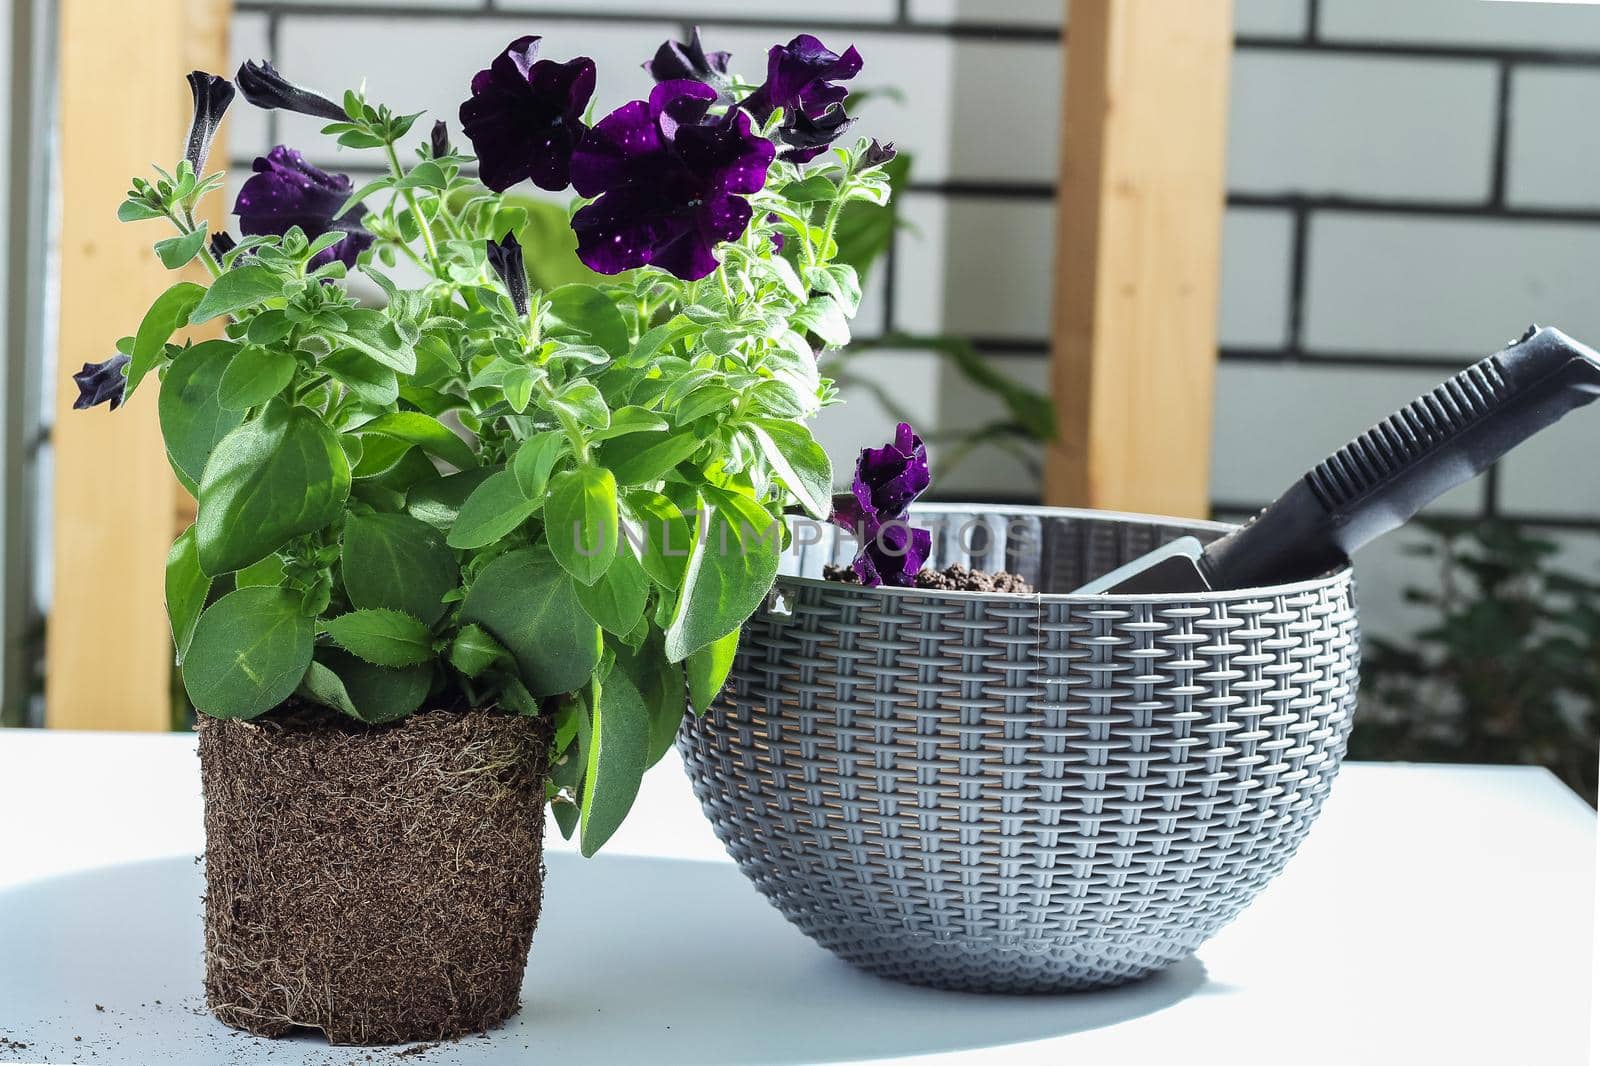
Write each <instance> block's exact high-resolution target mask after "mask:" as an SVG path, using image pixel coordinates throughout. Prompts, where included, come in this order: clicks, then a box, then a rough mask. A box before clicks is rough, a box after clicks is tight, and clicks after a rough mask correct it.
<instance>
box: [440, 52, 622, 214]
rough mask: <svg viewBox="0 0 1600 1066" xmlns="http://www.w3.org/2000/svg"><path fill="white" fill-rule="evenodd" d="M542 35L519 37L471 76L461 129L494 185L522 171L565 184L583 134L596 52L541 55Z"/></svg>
mask: <svg viewBox="0 0 1600 1066" xmlns="http://www.w3.org/2000/svg"><path fill="white" fill-rule="evenodd" d="M539 41H540V38H538V37H533V36H528V37H518V38H517V39H516V40H515V41H512V42H511V43H510V44H509V45H507V46H506V49H505V51H504V52H501V53H500V54H499V55H498V56H496V57H495V60H494V62H493V63H491V64H489V69H487V70H480V71H478V73H477V74H475V75H473V78H472V98H471V99H470V100H467V101H466V102H465V103H463V104H462V105H461V131H462V132H463V133H465V134H466V135H467V139H468V140H470V141H471V142H472V147H473V150H474V151H475V152H477V155H478V170H479V177H480V178H481V179H482V180H483V183H484V184H485V185H487V186H489V188H491V189H493V190H494V191H495V192H505V191H506V190H507V189H509V188H511V186H513V185H515V184H516V183H517V182H519V181H521V180H523V179H524V178H529V179H531V180H532V181H533V183H534V184H535V185H537V186H539V188H541V189H548V190H549V191H550V192H560V191H561V190H562V189H565V188H566V187H567V185H568V184H569V180H568V168H569V166H570V163H571V159H572V152H573V149H574V148H576V147H577V145H578V142H579V141H580V140H581V139H582V138H583V135H584V133H585V132H586V128H585V126H584V124H583V109H584V108H585V107H587V106H588V103H589V97H591V96H593V95H594V60H592V59H589V58H587V57H585V56H580V57H578V58H577V59H573V60H571V61H569V62H566V63H557V62H555V61H554V60H550V59H540V58H539Z"/></svg>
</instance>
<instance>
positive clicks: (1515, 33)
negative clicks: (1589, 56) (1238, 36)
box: [1320, 0, 1600, 51]
mask: <svg viewBox="0 0 1600 1066" xmlns="http://www.w3.org/2000/svg"><path fill="white" fill-rule="evenodd" d="M1320 29H1321V31H1322V36H1323V38H1325V39H1326V40H1330V41H1347V42H1372V43H1407V44H1419V45H1433V46H1449V45H1474V46H1479V47H1484V48H1549V49H1557V50H1561V49H1588V50H1590V51H1597V50H1600V7H1595V6H1594V5H1592V4H1590V5H1586V4H1536V3H1520V4H1512V3H1495V2H1493V0H1322V20H1321V25H1320Z"/></svg>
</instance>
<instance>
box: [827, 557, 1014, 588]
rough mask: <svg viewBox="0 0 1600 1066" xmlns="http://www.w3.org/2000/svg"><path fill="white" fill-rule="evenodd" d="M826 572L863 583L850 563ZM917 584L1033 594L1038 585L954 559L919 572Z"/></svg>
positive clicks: (838, 578)
mask: <svg viewBox="0 0 1600 1066" xmlns="http://www.w3.org/2000/svg"><path fill="white" fill-rule="evenodd" d="M822 576H823V578H824V579H826V580H828V581H841V582H844V583H845V584H849V585H855V584H859V583H860V579H859V578H857V577H856V572H855V571H854V570H852V569H850V568H849V567H848V566H825V567H823V568H822ZM917 588H919V589H932V590H934V591H937V592H1003V593H1013V594H1016V595H1019V596H1031V595H1033V594H1034V593H1035V592H1036V591H1038V590H1037V589H1035V588H1034V587H1033V585H1032V583H1030V582H1029V581H1028V579H1027V578H1025V577H1023V576H1022V575H1021V574H1013V573H1011V572H1010V571H1009V570H997V571H994V572H993V573H991V572H989V571H988V570H969V569H968V568H967V567H965V566H962V565H961V564H960V563H951V564H950V565H949V566H947V567H945V568H944V569H943V570H921V571H918V573H917Z"/></svg>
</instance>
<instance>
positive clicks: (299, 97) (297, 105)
mask: <svg viewBox="0 0 1600 1066" xmlns="http://www.w3.org/2000/svg"><path fill="white" fill-rule="evenodd" d="M233 80H234V81H235V82H237V83H238V85H239V91H240V92H241V93H244V98H245V99H246V100H248V101H250V102H251V103H252V104H254V105H256V106H257V107H260V108H265V109H266V110H268V111H272V110H274V109H276V108H282V109H283V110H285V111H293V112H295V113H297V114H301V115H310V116H311V117H312V118H322V119H327V120H328V121H329V122H348V121H350V116H349V115H346V114H345V113H344V108H342V107H340V106H339V105H338V104H336V103H334V102H333V101H332V100H329V99H328V98H327V97H326V96H323V95H322V94H321V93H319V92H317V91H316V90H314V89H302V88H301V87H300V86H298V85H295V84H294V83H293V82H291V81H289V80H288V79H287V78H285V77H284V76H283V75H282V74H279V73H278V69H277V68H276V67H274V66H273V65H272V64H271V63H269V62H266V61H265V60H263V61H262V62H260V63H256V62H254V61H252V60H248V59H247V60H245V62H244V64H243V65H242V66H240V67H239V72H238V73H237V74H235V75H234V76H233Z"/></svg>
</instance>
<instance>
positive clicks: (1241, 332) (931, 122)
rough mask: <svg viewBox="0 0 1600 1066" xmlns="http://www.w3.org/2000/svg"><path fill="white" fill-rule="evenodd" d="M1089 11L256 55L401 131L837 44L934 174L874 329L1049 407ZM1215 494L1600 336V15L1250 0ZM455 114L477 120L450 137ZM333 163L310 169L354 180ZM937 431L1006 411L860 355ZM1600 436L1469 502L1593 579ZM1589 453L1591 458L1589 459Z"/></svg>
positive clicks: (846, 443) (351, 12) (919, 371)
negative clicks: (354, 96) (580, 81)
mask: <svg viewBox="0 0 1600 1066" xmlns="http://www.w3.org/2000/svg"><path fill="white" fill-rule="evenodd" d="M1064 7H1065V5H1064V4H1063V3H1061V0H1005V2H1001V0H339V2H324V0H240V3H239V13H238V15H237V17H236V23H235V31H236V32H235V41H234V48H235V51H236V53H237V54H238V55H239V56H240V57H241V58H242V57H246V56H268V57H271V58H273V59H274V60H275V61H276V62H277V63H278V65H279V66H280V67H281V68H282V69H283V70H285V71H286V72H287V73H289V74H290V75H291V76H292V77H295V78H297V79H300V80H303V81H305V82H307V83H309V84H312V85H317V86H321V87H325V88H328V89H334V88H338V87H341V86H342V85H343V83H344V81H345V80H346V79H347V78H349V77H351V76H354V75H359V74H360V73H363V72H364V73H365V74H366V76H367V78H368V83H369V86H370V87H371V89H372V90H373V92H374V94H375V95H376V96H379V97H381V98H382V99H384V100H386V101H388V102H390V103H393V104H395V105H396V106H399V107H401V108H407V109H412V108H421V107H427V106H438V105H443V106H445V107H446V108H447V109H453V104H454V102H455V101H456V100H457V99H458V98H459V97H460V96H461V94H462V92H463V87H464V86H465V85H466V82H467V79H468V77H469V76H470V74H471V72H472V71H473V70H475V69H477V68H478V67H480V66H481V65H482V64H483V62H484V60H485V59H486V58H487V57H489V56H490V55H491V54H492V53H493V52H494V51H495V49H496V48H497V47H498V46H500V45H503V44H504V43H505V42H506V41H507V40H510V39H511V38H512V37H514V36H516V35H518V34H521V33H527V32H536V33H542V34H544V35H545V36H546V37H547V38H549V40H550V47H551V50H552V53H553V54H556V55H567V54H572V53H574V52H577V51H582V52H583V53H584V54H588V55H592V56H593V57H594V58H595V60H596V61H597V62H598V63H599V65H600V70H601V78H600V91H599V94H598V99H599V105H600V107H601V108H602V109H605V108H609V107H610V106H613V105H614V104H616V103H620V102H621V101H622V100H624V99H626V98H628V97H629V96H631V95H634V94H636V93H638V92H640V91H641V90H642V88H643V86H644V84H645V82H644V80H643V75H642V74H639V75H637V76H634V75H633V74H632V68H633V67H634V66H635V65H636V64H637V63H639V62H640V61H641V60H642V59H644V58H645V57H647V56H648V55H649V54H650V53H651V51H652V50H653V49H654V47H655V45H656V44H657V43H659V42H660V41H661V40H662V39H663V38H664V37H666V36H669V35H672V34H681V32H682V31H683V29H684V27H686V26H687V25H690V24H699V25H701V26H702V27H703V28H704V31H705V33H706V36H707V37H708V38H709V39H710V40H711V41H712V42H713V43H714V44H715V46H717V47H722V48H727V49H729V50H731V51H733V52H734V53H735V62H736V63H737V64H739V65H740V66H741V69H743V70H744V71H746V72H747V73H749V74H751V75H753V76H758V75H759V70H760V63H761V55H762V53H763V51H764V49H765V47H766V46H767V45H768V44H770V43H772V42H773V41H775V40H780V39H787V38H788V37H789V36H791V35H792V34H793V33H795V32H799V31H801V30H811V31H814V32H818V33H819V34H820V35H821V36H822V37H823V39H824V40H825V41H828V42H829V43H830V44H833V45H835V46H836V47H841V46H842V45H843V44H845V43H855V44H856V45H857V46H858V47H859V48H860V49H861V51H862V53H863V54H864V55H865V57H866V59H867V66H866V70H865V72H864V73H863V75H862V76H861V77H860V79H859V80H858V82H857V84H858V85H862V86H893V87H895V88H897V89H899V90H900V91H901V93H902V94H903V96H904V99H903V100H900V101H897V100H895V99H892V98H890V97H887V96H880V97H877V98H875V99H874V100H872V101H871V102H869V103H868V104H867V105H866V106H865V107H864V108H863V109H862V111H861V118H862V124H861V127H860V128H861V129H863V130H865V131H866V132H868V133H872V134H875V135H878V136H880V137H883V138H885V139H893V140H895V141H897V142H898V143H899V144H900V145H901V146H902V148H904V149H905V150H907V151H909V152H911V153H912V154H913V155H914V156H915V160H916V165H915V169H914V173H913V178H914V187H913V190H912V191H911V193H910V194H909V195H907V196H906V197H905V199H904V212H905V216H906V218H907V219H908V221H909V222H910V223H911V224H912V225H911V227H910V228H908V229H907V231H906V232H904V233H903V234H902V235H901V236H900V238H899V240H898V243H897V245H896V248H895V250H894V253H893V255H892V256H891V257H890V261H889V262H888V263H887V264H886V267H887V268H886V269H884V270H880V271H879V272H878V275H877V276H876V277H874V278H872V279H871V282H870V284H869V286H868V295H867V298H866V301H865V303H864V305H863V311H862V316H861V319H860V321H859V322H858V332H859V333H860V334H862V335H873V334H878V333H882V332H885V331H888V330H904V331H911V332H954V333H961V334H965V335H967V336H970V337H972V338H974V339H975V340H976V341H977V342H978V344H979V346H980V348H981V349H982V350H983V351H985V352H986V353H988V354H989V355H990V356H991V358H993V359H994V360H995V361H996V363H997V365H999V366H1000V367H1001V368H1002V369H1004V370H1005V371H1006V372H1007V373H1010V374H1013V375H1015V376H1016V377H1017V378H1018V379H1019V380H1022V381H1026V382H1029V383H1031V384H1034V385H1036V386H1041V387H1042V386H1043V385H1044V383H1045V377H1046V364H1045V358H1046V355H1045V353H1046V351H1047V347H1048V345H1047V335H1048V320H1049V264H1050V258H1051V247H1050V241H1051V236H1052V232H1053V225H1052V216H1053V210H1054V209H1053V193H1054V189H1053V182H1054V177H1055V161H1056V151H1057V143H1056V139H1055V135H1056V131H1057V130H1058V128H1059V114H1060V99H1059V86H1060V79H1061V53H1060V47H1059V44H1060V34H1061V32H1062V22H1063V18H1062V11H1063V9H1064ZM1235 11H1236V32H1237V51H1236V55H1235V63H1234V68H1233V74H1232V78H1233V83H1232V99H1233V104H1232V114H1231V118H1230V128H1229V161H1228V182H1229V189H1230V196H1229V207H1228V212H1227V216H1226V220H1225V226H1224V251H1223V263H1222V306H1221V330H1220V332H1221V337H1220V343H1221V358H1222V365H1221V370H1220V377H1219V388H1218V398H1217V412H1216V415H1217V417H1216V437H1215V449H1214V454H1215V458H1214V463H1213V477H1212V493H1213V499H1214V501H1215V506H1216V510H1217V513H1218V514H1219V515H1222V516H1225V517H1233V516H1238V515H1242V514H1246V513H1248V512H1249V511H1250V510H1252V509H1253V508H1255V507H1257V506H1259V505H1260V504H1262V503H1264V502H1266V501H1267V500H1268V499H1270V498H1271V497H1272V496H1273V495H1275V494H1276V492H1277V491H1279V490H1280V489H1281V488H1283V487H1284V486H1285V485H1287V484H1288V483H1289V482H1290V481H1291V480H1292V479H1293V478H1294V477H1296V476H1298V475H1299V474H1300V473H1301V472H1302V471H1303V470H1304V469H1305V468H1306V467H1307V466H1309V465H1310V464H1312V463H1313V462H1315V461H1316V460H1317V459H1319V458H1320V457H1321V456H1322V455H1323V454H1324V453H1326V452H1327V451H1329V450H1331V449H1333V448H1334V447H1337V446H1338V445H1339V444H1341V443H1343V442H1344V441H1345V440H1346V439H1348V438H1349V437H1350V436H1352V435H1353V434H1354V433H1355V432H1356V431H1358V430H1360V429H1362V428H1364V427H1365V426H1366V425H1367V424H1369V423H1371V422H1373V421H1375V420H1376V419H1378V418H1380V417H1382V416H1383V415H1385V414H1387V413H1388V412H1389V411H1390V410H1392V409H1393V408H1395V407H1397V406H1399V405H1400V404H1401V403H1404V402H1405V401H1407V400H1409V399H1411V398H1412V397H1413V396H1414V395H1416V394H1417V393H1419V392H1421V391H1423V390H1424V389H1426V388H1428V387H1430V386H1431V385H1433V384H1434V383H1435V382H1436V381H1437V380H1438V379H1440V378H1442V377H1443V376H1445V375H1446V374H1447V373H1448V372H1451V371H1453V370H1454V369H1456V368H1459V367H1460V366H1462V365H1464V364H1465V363H1466V362H1469V361H1471V360H1472V359H1475V358H1477V357H1479V356H1480V355H1482V354H1484V353H1485V352H1487V351H1489V350H1491V349H1492V348H1494V347H1496V346H1497V345H1498V344H1499V343H1500V342H1502V341H1503V340H1505V339H1507V338H1510V337H1512V336H1514V335H1516V334H1517V333H1518V332H1520V331H1521V329H1522V327H1523V326H1525V325H1526V324H1527V323H1528V322H1529V321H1531V320H1535V319H1537V320H1539V321H1542V322H1551V323H1555V324H1559V325H1561V326H1563V327H1564V328H1566V329H1568V330H1569V331H1571V332H1573V333H1575V334H1577V335H1579V336H1587V337H1590V338H1591V339H1593V338H1595V337H1597V336H1600V299H1597V297H1600V278H1597V277H1596V272H1595V271H1594V270H1593V269H1592V268H1590V264H1591V263H1592V262H1593V261H1594V258H1595V257H1596V256H1597V255H1600V121H1597V120H1596V118H1595V116H1596V115H1597V114H1600V7H1581V6H1560V5H1537V4H1501V3H1489V2H1484V0H1406V2H1405V3H1400V4H1397V3H1394V2H1392V0H1235ZM445 117H451V118H453V115H448V114H447V115H446V116H445ZM235 121H236V126H235V128H234V130H233V134H232V151H233V154H234V156H235V157H236V161H239V162H246V163H247V162H248V160H249V158H250V157H251V156H252V155H254V154H256V153H257V152H259V151H261V150H263V149H264V148H265V147H266V146H268V145H270V144H271V143H274V142H275V141H278V140H282V141H287V142H289V143H291V144H296V145H299V146H309V145H311V144H313V143H314V142H315V141H316V138H314V137H313V133H314V124H313V123H311V122H310V121H308V120H302V119H300V118H298V117H296V116H281V117H277V118H276V119H274V118H269V117H267V116H250V117H248V118H246V117H243V116H241V117H240V118H238V119H236V120H235ZM325 145H326V142H322V144H319V145H318V147H319V149H320V151H319V152H318V153H316V154H314V155H313V158H316V159H318V160H319V161H322V162H326V163H330V164H339V165H341V166H344V167H346V168H347V169H348V167H349V164H350V163H351V162H352V161H353V159H352V157H351V156H350V155H349V154H348V153H344V154H340V153H338V152H331V153H330V151H329V150H328V148H327V147H325ZM852 365H854V366H856V367H857V372H858V373H859V374H861V375H862V376H863V377H865V378H867V379H869V380H872V381H875V382H878V383H880V384H883V385H886V386H890V387H892V388H893V389H894V390H895V391H896V394H897V395H898V397H899V399H900V401H901V403H902V404H903V406H904V407H905V408H906V409H907V410H909V411H910V412H911V413H912V414H913V416H915V417H916V418H917V419H918V420H919V422H920V423H921V424H923V425H925V426H929V427H935V426H937V427H944V428H950V427H960V426H975V425H980V424H982V423H984V422H985V421H988V420H990V419H991V418H994V417H996V416H998V414H999V412H998V410H997V409H996V408H995V406H994V404H993V403H992V402H991V401H990V400H988V399H987V398H986V397H984V396H982V395H979V394H975V393H974V392H973V391H972V390H971V389H970V388H967V387H964V385H963V383H962V382H960V381H959V380H957V379H954V378H952V377H951V376H949V375H943V376H940V375H939V374H938V362H937V360H936V359H935V358H933V357H932V356H930V355H928V354H927V353H923V352H915V351H896V352H884V353H878V354H874V355H872V356H868V357H858V358H857V359H856V362H855V363H854V364H852ZM887 421H888V416H887V415H886V414H885V413H884V412H883V411H882V410H881V409H880V408H878V407H877V405H876V404H875V403H874V401H872V399H871V398H870V397H869V396H868V395H867V394H865V393H864V392H863V393H861V394H858V395H855V396H853V397H852V401H851V403H850V405H849V406H848V407H847V408H844V409H840V410H837V411H831V412H828V413H826V414H825V415H824V418H823V422H822V424H821V427H820V431H821V433H822V435H823V436H824V438H825V440H826V442H827V443H828V445H829V447H830V450H832V451H833V453H834V454H835V455H841V456H842V455H848V454H850V453H851V452H852V450H853V449H855V448H858V447H861V446H863V445H864V444H867V443H874V442H876V441H877V440H881V439H882V436H883V428H884V424H885V423H886V422H887ZM1597 452H1600V420H1596V419H1594V418H1584V417H1582V416H1579V417H1577V418H1575V419H1573V420H1571V421H1570V422H1569V423H1567V424H1565V425H1563V426H1561V427H1558V428H1557V429H1555V430H1553V431H1551V432H1550V433H1549V434H1548V435H1547V436H1546V437H1543V438H1541V439H1540V440H1538V441H1536V442H1535V443H1533V444H1531V445H1529V446H1528V447H1526V448H1525V449H1524V450H1523V451H1521V452H1519V453H1518V454H1517V456H1516V457H1514V458H1512V459H1510V460H1508V461H1507V462H1505V463H1504V464H1502V468H1501V469H1500V470H1497V471H1496V472H1495V473H1494V474H1493V475H1492V476H1490V477H1488V478H1486V479H1483V480H1481V481H1479V482H1478V483H1476V484H1473V485H1470V486H1467V487H1464V488H1462V489H1460V490H1458V491H1456V492H1454V493H1452V494H1450V495H1449V496H1447V497H1446V498H1445V499H1444V500H1442V501H1441V502H1440V503H1439V505H1438V506H1437V510H1438V511H1439V512H1441V513H1450V514H1461V515H1480V514H1504V515H1508V516H1512V517H1517V518H1522V519H1528V520H1532V521H1534V522H1536V523H1538V524H1540V525H1541V527H1542V528H1545V529H1547V530H1548V531H1549V532H1551V533H1552V535H1554V536H1556V537H1557V538H1558V539H1560V540H1562V541H1563V543H1565V544H1566V545H1567V546H1568V549H1569V557H1570V560H1571V562H1572V564H1573V565H1574V566H1582V567H1584V568H1585V569H1588V570H1590V571H1593V570H1594V568H1595V566H1596V560H1597V558H1600V538H1597V537H1596V535H1595V534H1596V531H1597V530H1600V478H1597V477H1585V476H1579V477H1577V478H1576V479H1574V474H1575V473H1578V474H1580V475H1581V474H1582V473H1583V471H1584V470H1585V468H1586V467H1587V466H1588V465H1589V464H1588V463H1587V462H1585V461H1584V460H1585V459H1587V458H1588V457H1592V456H1594V455H1596V454H1597ZM1575 456H1576V457H1580V458H1579V459H1578V461H1576V462H1575V461H1574V457H1575ZM941 494H942V495H945V496H957V497H963V496H964V497H987V498H1008V499H1033V498H1036V497H1037V494H1038V479H1037V474H1036V472H1035V471H1034V470H1033V469H1031V468H1030V465H1029V463H1028V462H1027V461H1024V460H1023V459H1019V458H1018V457H1016V456H1014V455H1012V454H1010V453H1007V452H1003V451H1000V450H998V449H992V448H989V449H982V450H980V451H978V452H977V453H975V454H974V455H973V456H972V457H971V458H969V459H968V460H967V461H966V462H965V463H964V464H963V465H962V466H960V467H958V468H957V469H956V470H955V471H954V472H953V473H951V474H950V475H949V476H948V477H947V478H946V480H945V481H944V482H943V492H942V493H941ZM1408 539H1409V538H1408V537H1406V536H1405V535H1404V534H1397V535H1395V536H1393V537H1391V538H1389V539H1388V540H1387V541H1385V542H1381V543H1380V544H1379V545H1376V546H1374V547H1373V548H1372V549H1370V550H1369V551H1368V552H1367V553H1366V554H1364V556H1363V558H1362V559H1361V566H1360V571H1361V575H1362V578H1363V599H1364V616H1365V621H1366V624H1367V626H1368V628H1369V630H1371V631H1382V632H1389V633H1395V632H1399V631H1403V630H1405V629H1408V628H1410V627H1411V626H1413V625H1415V624H1416V623H1417V622H1418V621H1419V619H1417V618H1416V617H1415V616H1414V615H1413V614H1412V613H1411V608H1409V607H1407V606H1406V605H1405V604H1404V602H1403V599H1402V596H1401V589H1402V588H1403V586H1404V585H1405V584H1407V583H1415V582H1417V581H1419V580H1425V579H1426V575H1425V574H1419V573H1417V572H1416V571H1415V570H1414V569H1412V567H1414V566H1415V564H1414V563H1412V562H1411V561H1410V560H1409V559H1408V558H1407V557H1406V556H1405V555H1404V554H1403V553H1402V548H1403V546H1404V545H1405V543H1406V542H1407V540H1408Z"/></svg>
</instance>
